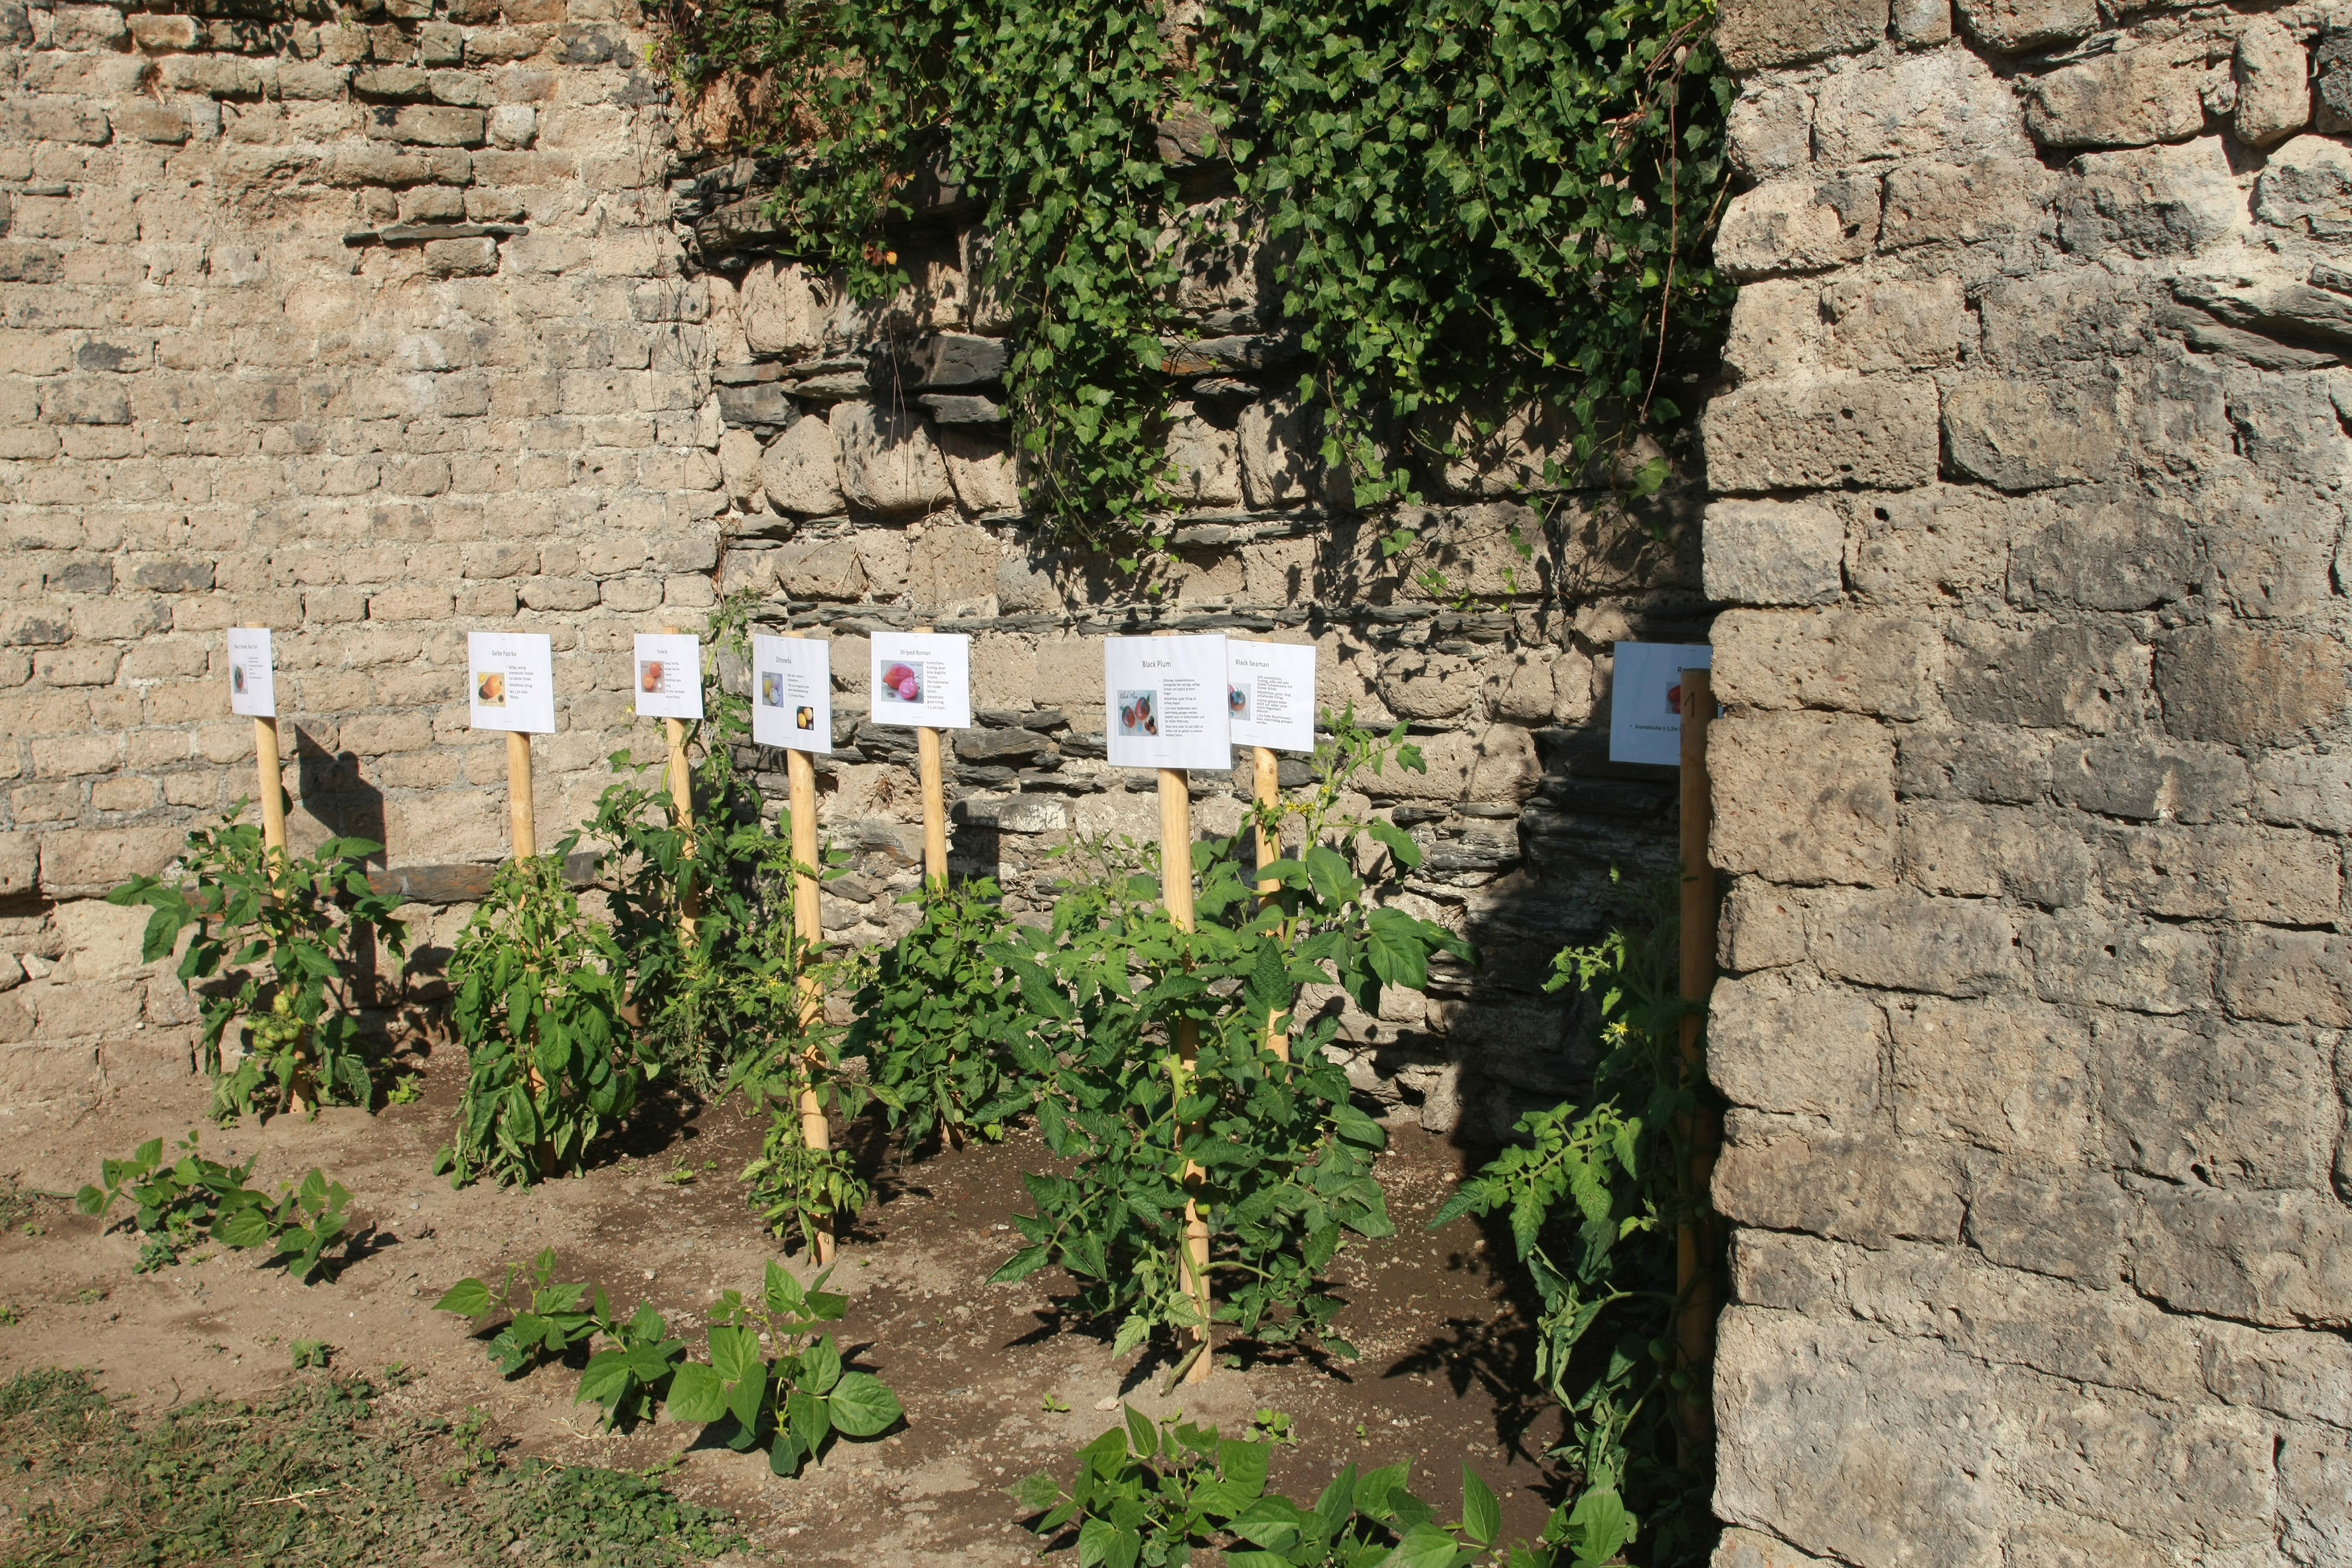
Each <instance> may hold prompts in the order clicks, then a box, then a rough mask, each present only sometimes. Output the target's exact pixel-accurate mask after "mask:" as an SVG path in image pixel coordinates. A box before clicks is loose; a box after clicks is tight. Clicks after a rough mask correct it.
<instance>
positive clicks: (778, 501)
mask: <svg viewBox="0 0 2352 1568" xmlns="http://www.w3.org/2000/svg"><path fill="white" fill-rule="evenodd" d="M838 439H839V437H837V436H836V434H835V428H834V426H833V425H832V423H831V422H829V421H827V420H824V419H820V418H818V417H816V416H814V415H808V416H803V417H802V418H800V419H797V420H795V421H793V423H792V424H791V425H788V426H785V427H784V432H783V434H782V435H781V436H778V437H776V438H775V439H774V440H772V441H771V442H769V443H768V445H767V447H766V449H765V450H764V451H763V452H761V456H760V466H759V469H758V477H759V483H760V489H761V491H762V492H763V493H764V494H765V495H766V497H767V500H768V504H769V505H770V506H772V507H773V508H775V509H776V510H778V511H786V512H793V513H796V514H798V515H800V516H803V517H830V516H832V515H834V514H835V513H837V512H839V511H841V510H843V509H844V508H845V506H847V505H848V501H847V500H846V499H845V497H844V495H843V493H842V481H841V470H840V459H839V448H838V445H837V443H838ZM739 450H740V448H739Z"/></svg>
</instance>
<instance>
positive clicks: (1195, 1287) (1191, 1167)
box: [1160, 768, 1214, 1383]
mask: <svg viewBox="0 0 2352 1568" xmlns="http://www.w3.org/2000/svg"><path fill="white" fill-rule="evenodd" d="M1160 903H1161V904H1162V905H1164V906H1166V908H1167V910H1168V918H1169V919H1170V920H1171V921H1175V922H1176V927H1177V929H1178V930H1179V931H1191V930H1192V789H1191V786H1190V784H1189V783H1188V782H1187V780H1186V779H1185V776H1184V770H1183V769H1181V768H1162V769H1160ZM1200 1056H1201V1029H1200V1026H1199V1025H1198V1024H1196V1023H1194V1022H1193V1021H1192V1019H1190V1018H1180V1019H1178V1020H1177V1022H1176V1059H1177V1061H1178V1062H1179V1063H1180V1064H1181V1066H1180V1067H1179V1068H1178V1087H1179V1090H1180V1092H1181V1088H1182V1086H1183V1084H1184V1083H1185V1082H1187V1081H1189V1080H1190V1079H1191V1078H1192V1065H1193V1063H1194V1062H1196V1061H1198V1060H1199V1059H1200ZM1186 1131H1187V1135H1188V1136H1189V1135H1190V1132H1191V1130H1190V1129H1187V1130H1186ZM1204 1174H1205V1172H1203V1171H1202V1168H1201V1167H1200V1166H1199V1165H1198V1164H1196V1163H1193V1162H1192V1161H1190V1160H1187V1161H1185V1162H1184V1185H1185V1186H1186V1188H1187V1189H1192V1190H1197V1188H1198V1187H1199V1185H1200V1181H1201V1177H1202V1175H1204ZM1183 1275H1184V1288H1185V1289H1186V1290H1187V1291H1188V1292H1190V1293H1191V1295H1192V1305H1193V1308H1194V1310H1197V1311H1198V1312H1199V1313H1200V1315H1201V1321H1200V1322H1199V1324H1198V1325H1196V1326H1195V1327H1194V1328H1193V1330H1192V1338H1193V1339H1194V1340H1195V1341H1196V1342H1198V1343H1199V1346H1200V1348H1199V1350H1198V1352H1196V1353H1195V1354H1194V1355H1193V1357H1192V1366H1191V1368H1190V1369H1189V1370H1187V1371H1186V1373H1184V1381H1185V1382H1187V1383H1199V1382H1200V1381H1201V1380H1202V1379H1203V1378H1205V1377H1207V1376H1208V1375H1209V1373H1211V1372H1212V1371H1213V1370H1214V1367H1213V1363H1211V1361H1210V1360H1209V1306H1210V1299H1209V1222H1208V1221H1207V1220H1206V1219H1204V1218H1202V1215H1201V1207H1200V1204H1199V1203H1198V1201H1197V1200H1196V1199H1195V1198H1193V1197H1190V1196H1188V1197H1186V1198H1185V1200H1184V1254H1183Z"/></svg>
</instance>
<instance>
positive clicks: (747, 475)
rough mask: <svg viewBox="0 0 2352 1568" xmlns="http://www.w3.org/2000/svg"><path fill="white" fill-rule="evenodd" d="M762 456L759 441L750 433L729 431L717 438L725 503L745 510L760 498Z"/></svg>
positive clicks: (720, 476)
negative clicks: (728, 502) (725, 490)
mask: <svg viewBox="0 0 2352 1568" xmlns="http://www.w3.org/2000/svg"><path fill="white" fill-rule="evenodd" d="M778 439H780V440H781V439H782V437H778ZM764 456H765V454H764V453H763V452H761V449H760V438H759V437H757V436H754V435H752V434H751V432H750V431H749V430H730V431H728V432H727V434H725V435H724V436H721V437H719V480H720V482H721V483H722V484H724V485H725V486H726V487H727V499H728V500H731V501H733V502H734V503H735V504H736V505H737V506H739V507H742V508H744V509H745V510H750V509H751V506H752V505H753V503H754V502H755V501H756V500H758V498H759V495H760V490H761V485H760V460H761V458H762V457H764Z"/></svg>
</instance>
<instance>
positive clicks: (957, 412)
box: [915, 392, 1008, 425]
mask: <svg viewBox="0 0 2352 1568" xmlns="http://www.w3.org/2000/svg"><path fill="white" fill-rule="evenodd" d="M915 401H916V402H918V403H919V404H921V405H923V406H924V407H926V408H928V409H929V410H930V411H931V418H932V420H933V421H934V422H935V423H937V424H940V425H1002V424H1003V423H1004V422H1005V420H1006V418H1007V417H1008V416H1007V415H1006V413H1005V412H1004V405H1003V404H1002V403H999V402H997V401H995V400H994V399H993V398H988V397H980V396H975V395H970V394H960V393H943V392H934V393H927V394H925V395H923V396H920V397H918V398H917V399H915Z"/></svg>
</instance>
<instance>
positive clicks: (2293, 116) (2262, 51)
mask: <svg viewBox="0 0 2352 1568" xmlns="http://www.w3.org/2000/svg"><path fill="white" fill-rule="evenodd" d="M2232 64H2233V69H2232V75H2233V76H2234V77H2235V78H2236V80H2237V87H2238V106H2237V109H2236V111H2235V114H2234V117H2233V120H2232V125H2233V127H2234V128H2235V130H2236V131H2237V132H2238V140H2239V141H2241V142H2244V143H2246V145H2248V146H2249V147H2267V146H2270V145H2271V144H2272V143H2273V142H2278V141H2281V140H2283V139H2284V138H2285V137H2287V136H2289V135H2292V134H2293V133H2294V132H2297V131H2300V130H2302V129H2303V128H2304V127H2305V125H2307V124H2309V123H2310V122H2311V57H2310V56H2309V55H2307V54H2305V52H2304V47H2303V45H2302V43H2301V41H2299V40H2298V39H2297V38H2296V37H2295V36H2294V34H2293V33H2290V32H2288V31H2287V30H2286V29H2285V28H2284V27H2283V26H2280V25H2279V23H2278V22H2277V21H2276V19H2274V18H2273V17H2270V16H2256V17H2254V18H2252V20H2251V21H2249V22H2248V23H2247V24H2246V26H2244V27H2242V28H2241V29H2240V30H2239V33H2238V52H2237V58H2236V59H2235V60H2234V61H2233V62H2232Z"/></svg>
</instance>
